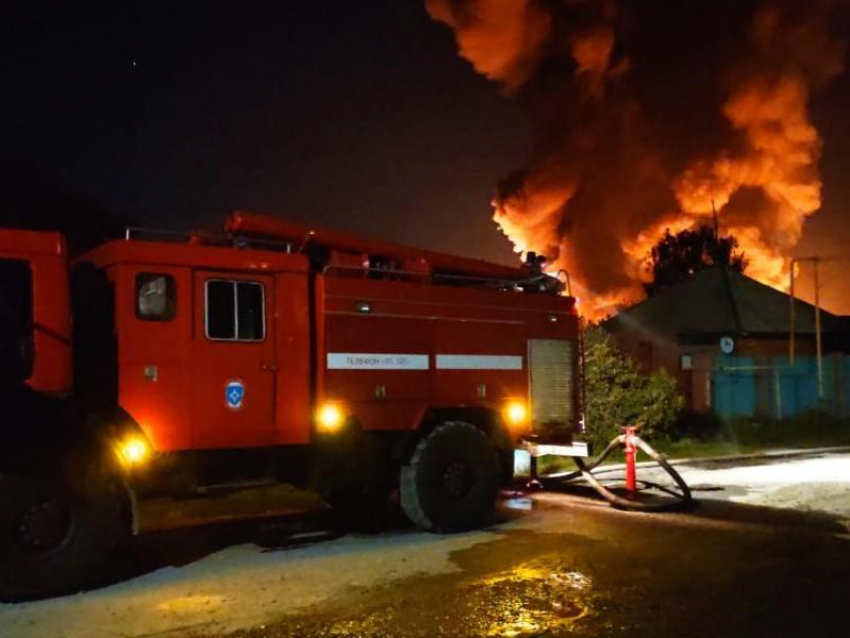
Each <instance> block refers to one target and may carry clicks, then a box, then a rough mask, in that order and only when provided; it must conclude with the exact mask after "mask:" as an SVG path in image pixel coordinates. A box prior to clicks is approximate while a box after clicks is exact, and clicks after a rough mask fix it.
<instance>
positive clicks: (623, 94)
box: [426, 0, 848, 314]
mask: <svg viewBox="0 0 850 638" xmlns="http://www.w3.org/2000/svg"><path fill="white" fill-rule="evenodd" d="M847 4H848V3H847V2H846V1H844V0H812V1H809V2H805V3H801V2H792V1H790V0H788V1H785V0H769V1H762V2H755V1H747V0H743V1H741V0H735V1H734V2H732V1H731V0H712V1H709V0H690V1H689V2H684V3H683V2H672V1H670V0H656V1H655V2H645V1H643V2H641V1H638V0H632V1H626V0H623V1H621V2H619V3H616V2H614V1H613V0H517V1H511V0H426V8H427V9H428V12H429V14H430V15H431V16H432V17H433V18H434V19H436V20H438V21H441V22H444V23H446V24H448V25H449V26H450V27H451V28H452V29H453V31H454V33H455V37H456V40H457V43H458V48H459V51H460V54H461V55H462V56H463V57H464V58H466V59H467V60H469V61H470V62H471V63H472V65H473V66H474V68H475V69H476V70H477V71H478V72H480V73H483V74H484V75H486V76H487V77H489V78H490V79H493V80H494V81H497V82H499V83H501V85H502V86H503V87H504V89H505V91H506V92H507V93H508V94H509V95H510V96H512V97H513V99H518V100H521V101H522V102H523V104H524V105H525V106H526V107H527V110H528V114H529V117H530V119H531V122H532V125H533V131H534V145H533V149H534V150H533V155H532V157H531V158H529V159H528V161H527V162H526V163H525V164H524V166H522V167H521V168H520V169H518V170H517V171H515V172H514V173H513V174H511V175H509V176H507V177H506V178H505V179H504V180H503V181H502V182H501V183H500V184H499V185H498V187H497V192H496V199H495V201H494V207H495V215H494V218H495V220H496V222H497V223H498V224H499V226H500V228H501V229H502V230H503V231H504V232H505V234H506V235H507V236H508V237H509V238H510V239H511V241H513V243H514V245H515V247H516V249H517V250H518V251H524V250H535V251H537V252H542V253H544V254H547V255H549V256H550V257H551V258H552V260H553V264H554V265H555V267H557V268H566V269H568V270H569V271H570V272H571V274H572V275H573V278H574V280H576V281H578V283H579V285H580V286H581V287H582V289H583V290H584V292H583V293H581V294H583V295H584V296H585V303H584V307H585V309H586V310H588V311H589V313H590V314H600V313H604V312H606V311H607V310H608V309H609V307H610V305H611V304H614V303H616V302H622V301H627V300H631V299H633V298H634V297H635V296H636V295H638V294H640V293H639V291H640V285H639V284H640V280H641V279H642V278H644V277H645V274H646V273H645V264H644V263H643V261H642V259H643V256H644V255H645V254H646V252H647V251H648V249H649V247H650V246H651V245H652V244H653V243H654V242H655V241H656V240H657V239H658V237H659V236H660V235H661V233H663V231H664V229H665V228H668V227H670V228H671V229H672V230H674V231H675V230H678V229H682V228H687V227H691V226H693V225H696V224H699V223H704V221H705V220H706V216H710V215H711V207H712V200H714V201H715V203H716V205H717V206H718V208H719V209H720V214H721V219H722V220H723V222H724V227H725V228H726V229H727V231H729V232H732V233H734V234H736V236H738V238H739V240H740V241H741V244H742V246H743V247H744V249H745V250H746V251H747V252H748V253H749V256H750V263H751V274H753V275H755V276H757V277H759V278H761V279H762V280H764V281H767V282H768V283H772V284H774V285H778V284H779V283H780V282H781V281H782V280H783V277H784V274H785V272H786V269H787V260H786V259H785V255H786V254H787V251H788V250H789V249H790V248H792V247H793V246H794V245H795V244H796V243H797V241H799V239H800V235H801V232H802V224H803V221H804V220H805V218H806V216H808V215H811V214H813V213H814V212H815V211H816V210H817V209H818V208H819V207H820V190H821V183H820V179H819V174H818V159H819V157H820V152H821V144H822V142H821V139H820V136H819V134H818V132H817V130H816V129H815V128H814V126H813V125H812V123H811V121H810V118H809V113H808V105H809V100H810V98H811V95H812V93H813V92H814V91H816V90H817V89H818V88H820V87H821V86H823V85H824V84H825V83H826V82H828V81H829V80H830V79H831V78H832V77H834V76H835V75H836V74H838V73H840V72H841V71H842V70H843V64H844V53H845V52H844V43H843V41H842V40H841V39H840V38H839V37H838V35H837V31H838V29H837V26H838V25H839V24H842V23H843V22H842V21H843V20H844V18H845V17H846V12H845V9H846V7H847Z"/></svg>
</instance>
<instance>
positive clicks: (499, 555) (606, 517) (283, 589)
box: [0, 456, 850, 638]
mask: <svg viewBox="0 0 850 638" xmlns="http://www.w3.org/2000/svg"><path fill="white" fill-rule="evenodd" d="M828 461H829V463H830V464H831V465H828V466H827V467H829V468H834V467H846V468H847V473H846V475H845V477H840V476H838V477H835V476H833V477H832V478H833V479H835V480H833V481H831V482H830V485H831V486H832V487H831V489H833V490H834V489H835V484H836V483H841V481H845V482H846V481H850V476H847V475H850V457H848V456H839V457H831V458H830V459H828ZM801 463H802V464H803V465H802V466H801V465H800V464H801ZM806 463H807V461H801V460H785V461H782V462H779V467H780V468H782V467H784V468H785V469H787V472H785V471H781V472H779V474H780V475H786V474H787V476H788V477H789V479H788V481H789V483H793V484H794V487H799V486H800V485H801V484H805V483H806V476H807V474H806V473H807V472H809V473H811V472H814V474H817V472H816V471H815V470H812V469H807V470H805V471H803V470H800V469H799V468H800V467H807V466H806ZM836 464H837V465H836ZM777 465H778V464H777V463H771V464H770V467H771V468H772V469H771V470H770V472H772V474H771V475H774V474H776V473H777V470H776V469H775V468H776V467H777ZM815 466H817V464H816V463H814V464H813V463H809V465H808V467H815ZM748 467H754V466H753V464H750V465H749V466H748ZM818 467H821V466H818ZM756 469H757V470H758V467H757V466H756ZM733 470H735V468H733ZM700 471H703V470H700ZM736 471H737V470H736ZM758 471H761V470H758ZM830 471H831V472H833V473H834V469H830ZM703 472H704V471H703ZM814 474H813V475H814ZM701 476H702V477H703V478H704V474H703V475H701ZM730 476H733V477H735V476H738V477H740V474H734V473H733V474H732V475H730ZM715 478H717V479H720V478H722V475H720V474H716V475H715ZM717 482H718V483H722V481H717ZM742 482H743V481H742ZM812 485H813V486H814V487H813V489H812V490H811V493H813V494H817V493H818V490H817V481H813V482H812ZM718 486H719V485H718ZM774 487H775V488H776V490H777V492H779V491H781V489H782V486H774ZM748 489H750V490H751V489H753V488H752V485H749V486H741V485H739V486H728V489H726V490H723V491H719V492H706V493H704V494H703V495H702V497H701V501H700V503H699V505H698V507H697V508H696V509H694V510H693V511H689V512H684V513H677V514H649V515H648V514H631V513H626V512H620V511H616V510H613V509H611V508H609V507H608V506H607V505H605V504H603V503H601V502H599V501H598V500H596V499H595V498H593V496H592V495H590V494H589V493H587V492H586V491H585V490H583V489H581V488H571V489H570V490H568V491H567V492H565V493H538V494H535V495H533V497H531V498H525V497H522V498H514V499H510V500H506V501H505V502H504V503H503V504H502V507H501V508H500V521H499V522H498V523H497V524H496V525H494V526H493V527H492V528H490V529H488V530H485V531H481V532H474V533H470V534H461V535H453V536H443V537H441V536H436V535H432V534H424V533H420V532H417V531H415V530H411V529H406V528H397V529H392V530H388V531H385V532H383V533H381V534H378V535H362V536H356V535H355V536H347V537H344V538H340V539H337V540H332V541H324V542H317V543H312V544H309V545H306V546H292V545H284V546H282V547H279V548H276V549H273V550H271V551H270V550H268V549H265V550H262V549H260V548H258V547H257V546H255V545H252V544H244V541H245V540H248V539H247V538H245V537H244V534H245V533H246V530H244V529H241V530H235V529H233V528H220V529H207V530H194V531H192V532H190V533H183V534H182V535H173V536H170V537H159V538H156V539H152V540H153V541H155V542H151V543H149V544H148V545H147V546H145V547H143V548H141V549H142V554H143V556H146V558H145V559H144V560H146V561H148V563H147V564H146V565H145V566H144V567H143V571H144V570H148V571H149V573H147V574H142V575H137V576H136V577H135V578H133V579H131V580H129V581H128V582H124V583H121V584H118V585H115V586H113V587H109V588H106V589H103V590H100V591H97V592H89V593H86V594H82V595H79V596H73V597H68V598H63V599H57V600H52V601H41V602H36V603H29V604H26V605H0V635H2V636H3V638H34V637H36V636H38V637H41V636H50V637H51V638H52V637H54V636H55V637H56V638H62V637H68V638H104V637H106V636H109V637H110V638H112V637H117V636H135V637H141V636H147V637H151V636H174V637H177V636H179V637H180V638H185V637H188V636H192V637H196V638H201V637H203V638H207V637H213V636H215V637H218V636H222V635H226V636H232V637H233V638H237V637H238V638H260V637H264V638H265V637H269V638H271V637H290V636H313V635H315V636H364V637H372V636H374V637H378V636H566V635H570V636H574V635H577V636H620V635H622V636H747V637H751V636H791V635H793V636H800V635H815V634H816V633H817V634H820V635H823V636H839V635H847V630H846V629H845V625H846V623H847V619H846V616H847V614H846V608H847V605H848V592H850V587H848V585H850V582H848V581H850V535H848V527H847V519H846V518H844V517H842V516H841V515H839V514H836V513H835V512H831V513H829V512H825V511H816V510H812V511H802V509H803V507H804V506H802V505H800V503H799V502H795V504H794V508H795V509H791V508H788V503H787V502H785V501H783V504H784V507H783V508H777V507H769V506H765V505H752V504H745V503H740V502H733V501H731V500H728V499H729V494H733V495H734V494H737V495H738V496H737V497H736V498H737V500H741V498H744V497H745V496H746V494H745V493H746V491H747V490H748ZM759 489H761V488H759ZM765 491H766V490H764V489H761V492H760V493H761V494H764V493H765ZM742 494H743V496H742ZM847 495H850V488H848V491H847V492H846V493H845V494H844V495H843V496H842V495H839V496H838V497H836V498H845V499H846V498H847ZM698 496H699V493H698ZM705 497H711V498H705ZM175 564H182V565H183V566H179V567H173V566H172V567H164V565H175Z"/></svg>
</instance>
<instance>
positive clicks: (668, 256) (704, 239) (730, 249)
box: [645, 226, 747, 295]
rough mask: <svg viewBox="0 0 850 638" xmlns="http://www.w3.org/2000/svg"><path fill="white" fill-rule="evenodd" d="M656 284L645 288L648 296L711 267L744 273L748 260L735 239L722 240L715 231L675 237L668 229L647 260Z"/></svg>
mask: <svg viewBox="0 0 850 638" xmlns="http://www.w3.org/2000/svg"><path fill="white" fill-rule="evenodd" d="M647 259H648V261H649V270H650V272H651V273H652V281H651V283H648V284H646V285H645V288H646V292H647V294H648V295H652V294H654V293H656V292H658V291H659V290H663V289H664V288H669V287H670V286H674V285H675V284H678V283H681V282H683V281H685V280H686V279H687V278H688V277H690V276H691V275H693V274H694V273H696V272H699V271H700V270H702V269H704V268H708V267H710V266H726V267H727V268H730V269H731V270H734V271H736V272H744V270H745V269H746V268H747V258H746V256H745V255H744V253H742V252H739V251H738V240H737V239H735V238H734V237H733V236H731V235H730V236H728V237H718V236H717V234H716V233H715V231H714V229H712V228H709V227H708V226H700V227H699V228H696V229H694V230H683V231H681V232H679V233H676V234H675V235H673V234H672V233H671V232H670V230H669V229H668V230H667V231H666V232H665V233H664V237H662V238H661V241H659V242H658V243H657V244H656V245H655V246H654V247H653V248H652V250H651V251H650V253H649V255H648V256H647Z"/></svg>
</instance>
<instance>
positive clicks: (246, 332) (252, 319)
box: [236, 282, 266, 341]
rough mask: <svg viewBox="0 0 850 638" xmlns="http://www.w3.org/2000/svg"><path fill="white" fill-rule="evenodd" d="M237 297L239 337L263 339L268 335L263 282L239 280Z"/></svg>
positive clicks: (249, 339) (252, 339) (248, 339)
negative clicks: (255, 282)
mask: <svg viewBox="0 0 850 638" xmlns="http://www.w3.org/2000/svg"><path fill="white" fill-rule="evenodd" d="M236 297H237V313H238V316H237V321H236V327H237V331H238V338H239V339H240V340H245V341H262V340H263V339H264V338H265V336H266V334H265V333H266V326H265V312H264V310H263V286H262V284H254V283H248V282H239V283H238V284H237V296H236Z"/></svg>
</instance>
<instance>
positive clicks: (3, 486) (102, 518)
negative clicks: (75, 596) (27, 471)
mask: <svg viewBox="0 0 850 638" xmlns="http://www.w3.org/2000/svg"><path fill="white" fill-rule="evenodd" d="M121 503H122V501H121V499H120V497H119V491H118V486H115V485H111V484H107V483H106V482H101V483H100V484H96V485H90V486H87V487H85V488H83V489H74V488H71V487H70V486H69V485H68V484H67V483H66V482H65V481H63V480H61V479H59V478H56V477H43V476H23V475H14V474H3V475H0V565H2V566H3V568H2V570H0V599H2V600H25V599H30V598H37V597H43V596H50V595H59V594H67V593H72V592H76V591H80V590H83V589H86V588H90V587H93V586H96V585H99V584H102V582H103V580H104V579H105V578H107V577H108V576H110V575H111V574H110V568H111V567H112V565H113V564H114V562H113V559H114V557H115V553H116V551H117V550H118V548H119V546H120V545H121V543H122V542H123V541H125V540H126V539H127V538H128V537H129V529H127V526H126V525H124V524H123V522H124V519H125V517H124V516H123V515H122V504H121Z"/></svg>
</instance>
